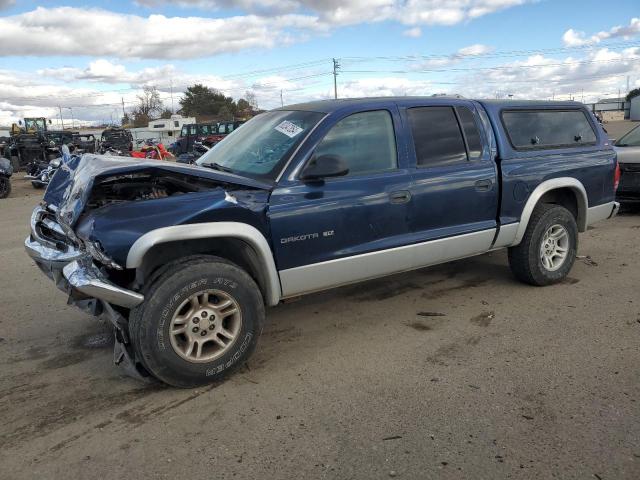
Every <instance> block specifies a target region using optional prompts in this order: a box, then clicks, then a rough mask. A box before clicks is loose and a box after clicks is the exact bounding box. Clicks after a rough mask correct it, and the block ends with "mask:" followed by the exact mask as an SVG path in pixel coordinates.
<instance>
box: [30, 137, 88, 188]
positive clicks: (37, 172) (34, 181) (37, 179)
mask: <svg viewBox="0 0 640 480" xmlns="http://www.w3.org/2000/svg"><path fill="white" fill-rule="evenodd" d="M72 152H73V155H82V154H83V153H84V151H83V150H80V149H78V148H76V146H75V145H73V144H69V145H62V146H61V147H60V148H59V149H58V150H57V152H56V153H57V154H58V155H59V157H58V158H54V159H53V160H50V161H49V162H48V163H47V162H42V161H35V162H32V163H30V164H29V165H28V167H27V175H25V176H24V178H25V179H27V180H31V185H32V186H33V188H35V189H38V190H39V189H41V188H46V187H47V185H49V182H50V181H51V179H52V178H53V176H54V175H55V173H56V172H57V171H58V169H59V168H60V166H61V165H62V164H63V162H64V161H66V160H68V159H69V158H70V156H71V154H72Z"/></svg>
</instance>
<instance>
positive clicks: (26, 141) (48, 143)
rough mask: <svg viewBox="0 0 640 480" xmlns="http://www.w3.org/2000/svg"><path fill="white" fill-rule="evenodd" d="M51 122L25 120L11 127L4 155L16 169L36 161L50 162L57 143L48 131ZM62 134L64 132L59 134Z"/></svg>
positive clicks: (35, 119)
mask: <svg viewBox="0 0 640 480" xmlns="http://www.w3.org/2000/svg"><path fill="white" fill-rule="evenodd" d="M50 124H51V120H48V121H47V119H46V118H44V117H38V118H25V119H24V124H23V122H22V120H20V121H19V125H18V124H15V123H14V124H13V125H12V127H11V137H10V139H9V142H7V143H6V144H5V147H4V151H3V152H2V154H3V155H4V156H5V157H6V158H8V159H9V160H11V162H12V164H13V165H14V168H15V169H18V168H23V167H25V166H26V165H28V164H30V163H32V162H34V161H48V160H50V159H51V158H52V149H53V151H55V149H56V145H57V143H56V141H55V138H54V137H52V135H55V133H56V132H52V131H50V130H48V129H47V125H50ZM57 133H59V134H61V133H62V132H57Z"/></svg>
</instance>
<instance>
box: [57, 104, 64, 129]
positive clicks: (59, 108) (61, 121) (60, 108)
mask: <svg viewBox="0 0 640 480" xmlns="http://www.w3.org/2000/svg"><path fill="white" fill-rule="evenodd" d="M58 110H60V123H61V124H62V130H64V120H63V119H62V107H61V106H60V105H58Z"/></svg>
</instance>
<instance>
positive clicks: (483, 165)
mask: <svg viewBox="0 0 640 480" xmlns="http://www.w3.org/2000/svg"><path fill="white" fill-rule="evenodd" d="M404 116H405V118H406V122H407V125H408V126H409V131H410V134H411V137H412V142H410V143H412V144H413V147H414V149H413V152H412V153H413V154H414V161H415V169H414V170H413V172H414V174H413V178H414V183H413V186H412V189H411V193H412V203H411V212H410V217H409V230H410V231H411V232H412V234H413V235H415V238H416V241H429V240H435V239H438V238H445V237H454V236H459V235H464V234H475V235H470V237H469V238H471V239H475V241H473V242H471V243H469V244H468V245H467V247H469V245H470V246H471V247H470V248H471V249H472V250H473V251H467V250H468V248H467V250H464V251H461V254H460V255H459V256H464V255H470V254H472V253H478V252H481V251H484V250H488V249H489V248H490V246H491V243H492V241H493V234H494V233H495V228H496V217H497V213H498V201H499V185H498V182H497V181H498V178H497V168H496V165H495V161H494V159H493V158H492V154H491V149H490V148H489V144H490V142H489V138H488V136H487V132H486V131H485V130H484V129H483V128H482V122H481V121H480V120H481V119H480V116H479V114H478V111H477V110H476V105H475V104H474V103H472V102H460V103H454V104H451V105H445V104H442V103H439V104H437V105H428V106H421V107H412V108H406V109H404ZM490 134H491V135H492V133H490ZM467 243H468V242H467ZM454 253H455V252H454ZM454 257H455V255H453V256H448V257H447V258H454Z"/></svg>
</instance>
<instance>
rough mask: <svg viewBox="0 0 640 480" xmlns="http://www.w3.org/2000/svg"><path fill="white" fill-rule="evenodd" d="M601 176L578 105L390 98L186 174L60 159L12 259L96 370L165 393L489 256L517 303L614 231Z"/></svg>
mask: <svg viewBox="0 0 640 480" xmlns="http://www.w3.org/2000/svg"><path fill="white" fill-rule="evenodd" d="M618 179H619V169H618V166H617V162H616V153H615V151H614V150H613V147H612V145H611V144H610V141H609V139H608V138H607V135H606V134H605V133H604V132H603V131H602V129H601V127H600V126H599V125H598V124H597V122H596V121H595V119H593V117H592V116H591V115H589V114H588V111H587V110H586V109H585V107H584V106H583V105H582V104H580V103H575V102H521V101H473V100H466V99H456V98H446V97H438V98H421V97H414V98H411V97H398V98H377V99H352V100H335V101H334V100H330V101H322V102H312V103H306V104H300V105H294V106H290V107H284V108H282V109H277V110H273V111H270V112H267V113H263V114H261V115H258V116H256V117H254V118H253V119H251V120H250V121H249V122H248V124H247V126H245V127H243V128H240V129H238V130H236V131H234V132H233V133H231V134H230V135H229V136H227V137H226V138H225V139H224V140H223V141H222V142H220V143H219V144H218V145H216V147H215V148H212V149H211V150H210V151H209V152H207V153H206V154H205V155H203V156H202V157H201V158H200V159H198V161H197V162H196V165H195V166H191V165H183V164H177V163H172V162H160V161H144V160H142V161H138V160H132V159H126V158H123V157H105V156H102V157H101V156H96V155H84V156H83V157H82V158H76V157H74V158H73V159H72V160H71V162H69V164H68V165H66V166H65V167H64V168H63V169H61V170H60V171H59V172H58V173H57V174H56V176H55V177H54V178H53V180H52V182H51V184H50V185H49V188H48V189H47V192H46V194H45V196H44V199H43V202H42V203H41V204H40V205H38V206H37V207H36V209H35V210H34V212H33V215H32V218H31V235H30V236H29V237H28V238H27V239H26V241H25V247H26V250H27V252H28V253H29V255H31V257H32V258H33V259H34V260H35V262H36V264H37V265H38V266H39V267H40V269H41V270H42V271H43V272H44V273H45V274H47V275H48V276H49V277H50V278H51V279H52V280H53V281H54V282H55V284H56V285H57V286H58V287H59V288H60V289H62V290H63V291H65V292H66V293H67V294H68V295H69V303H71V304H75V305H77V306H79V307H81V308H83V309H84V310H85V311H87V312H89V313H91V314H93V315H104V316H105V317H106V318H107V319H108V320H109V321H110V322H111V323H112V324H113V326H114V328H115V332H116V334H115V337H116V343H115V353H114V358H115V363H116V364H119V365H122V366H123V367H125V369H126V370H127V372H129V373H131V374H134V375H138V376H139V377H141V378H144V377H147V378H148V377H155V378H157V379H160V380H161V381H163V382H166V383H168V384H171V385H174V386H178V387H193V386H196V385H202V384H206V383H210V382H213V381H216V380H219V379H221V378H223V377H224V376H225V375H227V374H229V373H230V372H232V371H233V370H234V369H236V368H238V367H239V366H240V365H242V364H243V363H244V362H245V361H246V359H247V358H248V357H249V355H250V354H251V352H252V351H253V350H254V349H255V348H256V343H257V341H258V338H259V337H260V334H261V332H262V329H263V326H264V322H265V307H271V306H275V305H277V304H278V303H279V302H280V301H282V300H283V299H287V298H292V297H297V296H300V295H304V294H309V293H312V292H317V291H321V290H325V289H330V288H335V287H339V286H342V285H346V284H350V283H354V282H360V281H364V280H368V279H372V278H376V277H381V276H384V275H389V274H393V273H398V272H403V271H408V270H412V269H417V268H422V267H426V266H429V265H435V264H439V263H443V262H449V261H452V260H456V259H460V258H465V257H469V256H473V255H479V254H483V253H486V252H489V251H492V250H497V249H502V248H508V253H509V255H508V258H509V264H510V266H511V270H512V271H513V274H514V276H515V277H516V278H517V279H518V280H520V281H523V282H525V283H528V284H530V285H536V286H543V285H551V284H555V283H558V282H560V281H562V280H563V279H564V278H565V277H566V276H567V274H568V272H569V271H570V270H571V268H572V266H573V264H574V261H575V258H576V251H577V248H578V232H584V231H585V230H586V229H587V226H589V225H591V224H592V223H594V222H597V221H599V220H604V219H607V218H610V217H612V216H613V215H615V214H616V213H617V210H618V208H619V204H618V203H617V202H615V190H616V184H617V182H618Z"/></svg>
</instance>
